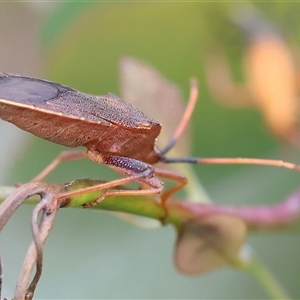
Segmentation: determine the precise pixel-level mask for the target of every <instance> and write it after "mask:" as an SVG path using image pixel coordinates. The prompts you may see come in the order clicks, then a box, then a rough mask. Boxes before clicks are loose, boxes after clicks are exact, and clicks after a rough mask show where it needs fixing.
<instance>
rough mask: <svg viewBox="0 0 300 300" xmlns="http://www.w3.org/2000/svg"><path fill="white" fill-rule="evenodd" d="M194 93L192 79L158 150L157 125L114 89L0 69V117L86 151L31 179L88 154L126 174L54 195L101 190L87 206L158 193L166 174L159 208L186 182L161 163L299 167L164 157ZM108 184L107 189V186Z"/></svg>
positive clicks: (240, 160) (259, 161)
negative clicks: (78, 86)
mask: <svg viewBox="0 0 300 300" xmlns="http://www.w3.org/2000/svg"><path fill="white" fill-rule="evenodd" d="M197 96H198V88H197V84H196V81H195V80H193V81H192V84H191V91H190V99H189V102H188V106H187V108H186V111H185V114H184V116H183V118H182V120H181V121H180V122H179V125H178V128H177V130H176V131H175V133H174V135H173V138H172V139H171V140H170V142H169V143H168V145H167V146H166V147H165V148H164V149H163V150H159V149H157V148H156V146H155V140H156V137H157V136H158V135H159V133H160V130H161V126H160V124H159V123H157V122H156V121H154V120H152V119H150V118H148V117H147V116H146V115H145V114H143V113H142V112H141V111H139V110H138V109H136V108H135V107H133V106H132V105H130V104H128V103H126V102H125V101H123V100H122V99H120V98H118V97H117V96H115V95H114V94H107V95H104V96H94V95H89V94H85V93H82V92H79V91H76V90H74V89H72V88H69V87H67V86H64V85H61V84H58V83H54V82H51V81H46V80H42V79H36V78H30V77H23V76H19V75H11V74H6V73H0V118H1V119H3V120H5V121H8V122H11V123H13V124H15V125H16V126H18V127H19V128H21V129H23V130H26V131H28V132H30V133H32V134H34V135H36V136H38V137H41V138H43V139H46V140H49V141H51V142H54V143H57V144H61V145H64V146H67V147H78V146H85V147H86V148H87V151H86V152H85V151H65V152H62V153H61V154H60V155H59V156H58V157H57V158H56V159H55V160H54V161H53V162H52V163H51V164H50V165H49V166H48V167H47V168H46V169H45V170H44V171H42V172H41V173H40V174H39V175H37V176H36V177H35V178H34V179H33V180H41V179H43V178H44V177H45V176H46V175H47V174H48V173H49V172H50V171H51V170H53V169H54V168H55V167H56V166H57V165H58V164H59V163H60V162H62V161H64V160H72V159H81V158H85V157H88V158H90V159H91V160H93V161H95V162H97V163H103V164H106V165H108V166H109V167H111V168H113V169H115V170H116V171H117V172H120V173H122V174H123V175H125V177H124V178H121V179H116V180H113V181H110V182H106V183H102V184H99V185H96V186H92V187H88V188H84V189H81V190H78V191H72V192H66V193H65V194H60V196H59V198H58V199H57V200H63V199H66V198H68V197H71V196H74V195H79V194H83V193H85V192H91V191H95V190H105V192H104V193H103V194H102V196H101V197H100V198H99V199H97V200H96V201H95V202H93V203H89V204H87V205H86V207H88V206H92V205H95V204H97V203H100V202H101V201H102V200H103V199H105V197H108V196H112V195H154V194H159V193H162V192H163V187H164V185H163V182H162V181H160V180H159V179H158V178H157V177H162V178H168V179H171V180H174V181H176V182H177V185H175V186H174V187H172V188H170V189H168V190H166V191H164V192H163V193H162V195H161V199H162V205H163V208H164V209H165V210H166V200H167V199H168V198H169V196H170V195H171V194H173V193H174V192H176V191H178V190H179V189H181V188H182V187H183V186H184V185H185V184H186V183H187V179H186V177H185V176H183V175H181V174H179V173H177V172H173V171H169V170H166V169H159V168H156V167H153V166H152V165H153V164H155V163H157V162H164V163H194V164H196V163H198V164H256V165H269V166H277V167H285V168H288V169H293V170H297V171H299V170H300V166H298V165H295V164H293V163H288V162H283V161H281V160H268V159H253V158H197V157H166V156H165V154H166V153H167V152H168V151H169V150H170V149H171V148H172V147H173V146H174V144H175V142H176V141H177V139H178V137H179V136H180V135H181V133H182V131H183V130H184V128H185V125H186V124H187V122H188V120H189V118H190V115H191V113H192V111H193V108H194V106H195V103H196V100H197ZM135 181H138V182H141V183H144V184H146V185H148V186H149V189H143V190H117V189H115V190H114V189H112V188H114V187H116V186H119V185H122V184H126V183H129V182H135ZM107 189H109V190H107Z"/></svg>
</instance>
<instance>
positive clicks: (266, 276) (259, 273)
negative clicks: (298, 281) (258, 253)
mask: <svg viewBox="0 0 300 300" xmlns="http://www.w3.org/2000/svg"><path fill="white" fill-rule="evenodd" d="M242 269H244V270H245V271H248V272H249V273H250V274H252V276H253V277H254V278H256V280H257V281H258V282H259V283H260V284H261V285H262V287H263V288H264V290H265V291H266V293H267V294H268V295H269V297H270V298H271V299H280V300H282V299H291V298H290V297H289V296H288V294H287V293H286V291H285V290H284V289H283V287H282V286H281V284H280V283H279V282H278V281H277V280H276V278H275V277H274V276H273V274H272V273H271V272H270V271H269V270H268V269H267V268H266V267H265V266H264V265H263V264H262V263H261V262H260V261H258V260H257V259H255V258H254V257H252V259H251V261H250V262H249V264H246V265H244V267H243V268H242Z"/></svg>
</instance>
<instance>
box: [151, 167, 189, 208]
mask: <svg viewBox="0 0 300 300" xmlns="http://www.w3.org/2000/svg"><path fill="white" fill-rule="evenodd" d="M155 175H156V176H159V177H162V178H166V179H171V180H173V181H176V182H177V184H176V185H175V186H173V187H171V188H169V189H167V190H166V191H164V192H163V193H162V195H161V204H162V207H163V209H164V211H165V212H166V213H167V211H168V210H167V200H168V199H169V198H170V196H171V195H172V194H174V193H176V192H177V191H179V190H181V189H182V188H183V187H184V186H185V185H186V184H187V182H188V180H187V178H186V177H185V176H184V175H182V174H180V173H177V172H175V171H170V170H167V169H159V168H155Z"/></svg>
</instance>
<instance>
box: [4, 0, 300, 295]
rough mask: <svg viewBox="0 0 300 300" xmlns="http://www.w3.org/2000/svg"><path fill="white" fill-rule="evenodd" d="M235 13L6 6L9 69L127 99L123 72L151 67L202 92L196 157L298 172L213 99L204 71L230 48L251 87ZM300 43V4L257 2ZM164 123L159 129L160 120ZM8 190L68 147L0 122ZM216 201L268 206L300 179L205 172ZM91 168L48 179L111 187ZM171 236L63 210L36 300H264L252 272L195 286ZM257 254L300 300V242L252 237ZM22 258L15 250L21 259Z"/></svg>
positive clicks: (208, 7) (13, 230)
mask: <svg viewBox="0 0 300 300" xmlns="http://www.w3.org/2000/svg"><path fill="white" fill-rule="evenodd" d="M234 5H236V4H235V3H229V2H228V3H226V2H219V3H197V2H190V3H185V2H183V3H179V2H162V3H150V2H139V3H136V2H130V3H121V2H119V3H107V2H103V3H100V2H97V3H96V2H63V3H52V2H51V3H50V2H39V3H36V2H34V3H33V2H19V3H8V2H7V3H3V2H2V3H0V41H1V43H0V66H1V68H0V70H1V71H2V72H7V73H17V74H22V75H27V76H33V77H41V78H45V79H49V80H53V81H57V82H60V83H63V84H66V85H69V86H71V87H73V88H76V89H78V90H80V91H83V92H87V93H91V94H106V93H107V92H109V91H110V92H114V93H116V94H119V75H118V62H119V59H120V58H121V57H122V56H124V55H126V56H127V55H129V56H131V57H135V58H138V59H142V60H144V61H146V62H148V63H150V64H152V65H153V66H154V67H155V68H157V69H158V70H159V71H160V72H161V73H162V74H164V75H165V76H166V77H167V78H168V79H169V80H171V81H173V82H174V83H175V84H176V85H177V86H178V87H179V88H180V89H181V90H182V92H183V95H184V96H185V98H187V97H188V92H189V79H190V77H191V76H195V77H197V78H198V79H199V82H200V100H199V103H198V105H197V108H196V110H195V112H194V115H193V117H192V120H191V126H192V134H191V142H192V150H191V155H193V156H202V157H226V156H230V157H235V156H241V157H265V158H280V159H284V160H288V161H293V162H296V163H297V162H298V163H299V162H300V158H299V155H297V154H298V150H296V149H292V148H290V147H288V146H286V145H282V144H281V145H280V146H279V144H278V142H277V141H276V140H275V139H274V137H273V136H272V135H270V133H269V131H268V129H267V128H266V126H265V124H264V121H263V119H262V117H261V116H260V114H259V113H258V112H256V111H254V110H250V109H240V110H238V109H237V110H234V109H230V108H226V107H223V106H220V105H219V104H218V103H216V102H215V101H214V100H213V99H212V98H211V96H210V95H209V93H208V89H207V86H206V76H205V69H204V62H205V58H206V57H207V55H208V54H209V53H210V52H211V51H213V50H214V47H217V46H218V45H221V46H222V48H224V49H225V51H226V54H227V55H228V57H229V60H230V62H231V64H232V70H233V71H234V77H235V78H236V80H237V81H240V82H241V81H242V80H243V74H242V71H241V58H242V50H243V47H244V46H245V39H244V37H243V35H242V33H241V31H239V30H238V29H237V28H236V27H235V26H233V25H232V24H231V23H230V22H229V21H228V14H229V13H230V11H231V10H232V9H233V8H234ZM254 5H255V6H256V7H257V8H258V9H260V10H261V11H262V12H264V13H265V15H266V16H267V17H268V18H269V19H270V20H272V21H273V22H275V23H276V24H277V25H278V27H279V28H281V29H282V31H283V32H284V33H285V34H286V35H287V36H288V37H289V38H290V37H291V38H293V40H294V41H295V42H296V43H297V42H298V43H299V42H300V33H299V30H298V28H299V26H300V20H299V18H298V14H297V11H299V9H300V4H299V3H285V2H276V3H269V2H264V3H256V2H255V3H254ZM158 121H160V120H158ZM0 138H1V139H0V141H1V149H0V184H1V185H12V184H14V183H15V182H26V181H29V180H30V179H31V178H33V177H34V176H35V175H36V174H37V173H38V172H39V171H40V170H41V169H43V167H44V166H46V165H47V164H48V163H49V162H50V161H51V160H52V159H53V158H54V157H55V156H56V155H57V154H58V153H59V152H60V151H62V150H65V149H64V148H63V147H61V146H58V145H54V144H51V143H49V142H46V141H43V140H40V139H38V138H35V137H33V136H31V135H30V134H27V133H25V132H22V131H21V130H19V129H17V128H15V127H14V126H13V125H11V124H7V123H5V122H2V121H1V120H0ZM195 171H196V173H197V175H198V177H199V179H200V180H201V182H202V183H203V184H204V186H205V188H206V190H207V192H208V194H209V195H210V196H211V198H212V199H213V200H214V202H216V203H222V204H229V203H230V204H236V205H238V204H247V205H251V204H270V203H276V202H278V201H280V200H282V199H284V198H286V197H287V196H288V195H289V194H290V193H291V192H292V191H293V190H294V189H295V188H296V187H297V186H298V178H299V174H297V173H293V172H292V171H286V170H280V169H272V168H264V167H253V166H244V167H241V166H238V167H237V166H198V167H195ZM114 175H115V174H114V172H112V171H110V170H108V169H107V168H105V167H103V166H99V165H97V164H95V163H92V162H89V161H82V162H68V163H65V164H63V165H61V166H60V167H59V168H58V169H57V170H56V171H54V172H53V173H52V174H51V175H50V176H49V177H48V179H47V180H49V181H51V182H59V183H61V182H67V181H70V180H72V179H76V178H85V177H94V178H99V177H101V178H103V179H104V178H105V179H110V178H113V176H114ZM31 210H32V207H29V206H27V207H26V206H24V207H22V208H21V209H20V210H19V211H18V212H17V213H16V214H15V216H14V218H13V219H12V221H11V222H10V223H9V226H8V227H7V228H5V230H4V232H3V235H2V236H1V245H2V246H1V252H2V257H3V261H4V272H5V273H4V274H5V276H4V280H5V282H4V293H3V295H4V296H6V297H9V295H11V291H12V290H13V288H14V285H15V282H16V276H17V274H18V270H19V268H20V266H21V262H22V259H23V256H24V251H25V249H26V246H27V244H28V241H29V238H30V229H29V228H30V227H29V222H30V213H31ZM174 241H175V232H174V230H173V228H170V227H166V228H158V229H154V230H147V229H140V228H137V227H134V226H132V225H130V224H127V223H124V222H123V221H121V220H119V219H116V218H115V217H113V216H111V215H110V214H108V213H104V212H94V211H92V210H79V209H70V210H61V211H60V213H59V215H58V219H57V221H56V223H55V227H54V230H53V232H52V234H51V236H50V238H49V240H48V242H47V244H46V247H45V249H46V251H45V264H44V274H43V277H42V280H41V282H40V284H39V286H38V289H37V292H36V297H37V299H39V298H43V299H45V298H52V299H54V298H70V299H71V298H73V299H77V298H78V299H79V298H128V299H130V298H131V299H133V298H160V299H163V298H173V299H183V298H197V299H199V298H209V299H217V298H218V299H225V298H227V299H228V298H232V299H235V298H236V299H242V298H243V299H246V298H251V299H261V298H265V297H266V294H265V292H264V291H263V289H262V288H261V287H260V286H259V284H258V283H257V282H255V280H254V279H253V278H251V277H250V276H249V275H248V274H246V273H242V272H238V271H235V270H231V269H225V270H221V271H218V272H215V273H212V274H208V275H206V276H203V277H194V278H188V277H184V276H182V275H180V274H178V273H177V272H176V271H175V269H174V267H173V265H172V252H173V244H174ZM249 244H250V245H251V246H252V247H253V249H254V250H255V252H256V253H257V255H258V257H260V258H261V260H262V261H264V263H265V264H266V265H267V266H268V267H269V268H270V269H271V271H272V272H273V273H274V275H275V276H276V277H277V278H278V279H279V281H280V282H281V283H282V284H283V286H284V287H285V288H286V290H287V291H288V292H289V293H290V295H291V296H292V297H293V298H299V297H300V292H299V275H300V271H299V264H300V259H299V250H300V239H299V235H298V234H297V233H295V232H293V233H285V232H282V233H272V234H260V235H251V237H250V238H249ZM12 249H13V251H12Z"/></svg>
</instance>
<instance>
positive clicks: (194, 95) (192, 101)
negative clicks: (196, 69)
mask: <svg viewBox="0 0 300 300" xmlns="http://www.w3.org/2000/svg"><path fill="white" fill-rule="evenodd" d="M190 86H191V88H190V96H189V101H188V104H187V107H186V109H185V111H184V114H183V116H182V118H181V120H180V123H179V125H178V126H177V128H176V130H175V132H174V134H173V136H172V138H171V139H170V141H169V142H168V144H167V145H166V146H165V148H164V149H162V150H161V151H160V153H161V155H162V156H164V155H165V154H166V153H167V152H169V151H170V150H171V149H172V148H173V147H174V145H175V144H176V142H177V140H178V139H179V137H180V136H181V134H182V133H183V131H184V129H185V128H186V126H187V124H188V122H189V120H190V118H191V115H192V113H193V111H194V109H195V105H196V103H197V99H198V82H197V80H196V79H195V78H192V79H191V82H190ZM163 160H164V159H163Z"/></svg>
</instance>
